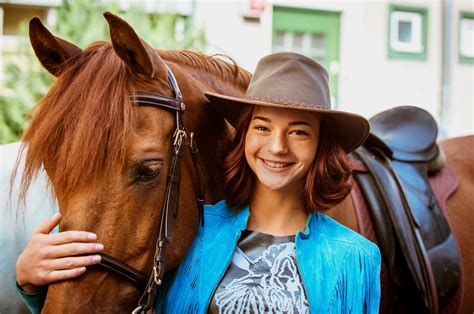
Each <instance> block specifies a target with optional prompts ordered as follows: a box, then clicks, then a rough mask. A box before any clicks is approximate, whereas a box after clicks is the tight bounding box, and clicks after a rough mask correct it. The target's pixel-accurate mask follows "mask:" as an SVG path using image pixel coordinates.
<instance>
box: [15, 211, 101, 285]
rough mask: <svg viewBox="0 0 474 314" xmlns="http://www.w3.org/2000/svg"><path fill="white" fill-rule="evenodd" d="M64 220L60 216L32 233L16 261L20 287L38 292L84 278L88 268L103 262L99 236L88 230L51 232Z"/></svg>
mask: <svg viewBox="0 0 474 314" xmlns="http://www.w3.org/2000/svg"><path fill="white" fill-rule="evenodd" d="M60 221H61V214H60V213H57V214H55V215H54V216H52V217H51V218H49V219H47V220H46V221H44V222H43V223H42V224H41V225H40V226H39V227H38V228H37V229H35V230H34V231H33V234H32V236H31V239H30V241H29V242H28V244H27V246H26V248H25V249H24V250H23V252H22V253H21V254H20V256H19V257H18V260H17V262H16V278H17V282H18V285H19V286H20V288H21V289H23V290H24V291H26V292H37V291H39V290H40V289H41V286H44V285H48V284H50V283H53V282H56V281H61V280H66V279H71V278H75V277H78V276H80V275H82V274H83V273H84V272H85V271H86V266H89V265H93V264H97V263H99V262H100V256H99V255H89V256H77V255H82V254H93V253H97V252H100V251H102V250H103V249H104V246H103V245H102V244H100V243H96V242H95V240H96V239H97V235H96V234H94V233H91V232H86V231H64V232H59V233H51V231H52V230H53V229H54V227H56V226H57V225H58V224H59V222H60Z"/></svg>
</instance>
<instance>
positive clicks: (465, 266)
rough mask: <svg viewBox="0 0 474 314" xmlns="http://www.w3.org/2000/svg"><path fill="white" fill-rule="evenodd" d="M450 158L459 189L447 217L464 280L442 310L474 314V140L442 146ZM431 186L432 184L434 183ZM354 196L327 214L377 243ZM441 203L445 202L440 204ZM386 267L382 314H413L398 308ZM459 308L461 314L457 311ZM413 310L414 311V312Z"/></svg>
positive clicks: (404, 307)
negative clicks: (454, 239) (366, 227)
mask: <svg viewBox="0 0 474 314" xmlns="http://www.w3.org/2000/svg"><path fill="white" fill-rule="evenodd" d="M438 144H439V146H440V147H441V148H442V150H443V151H444V153H445V154H446V165H447V166H448V167H449V168H451V169H452V170H453V171H454V173H456V175H457V177H458V179H459V188H458V189H457V190H456V192H455V193H454V194H453V195H452V196H451V197H450V198H449V199H448V200H447V204H446V210H445V213H446V214H447V216H448V219H449V222H450V225H451V228H452V231H453V233H454V235H455V236H456V240H457V243H458V248H459V251H460V255H461V262H462V270H463V278H462V282H461V287H460V288H459V290H458V293H457V294H456V295H455V296H454V297H453V298H452V300H451V301H450V302H449V303H448V304H446V305H444V306H443V307H441V308H440V312H441V313H472V311H473V310H474V246H473V245H472V242H471V241H472V239H474V228H473V227H472V226H473V224H474V215H473V214H472V209H473V208H474V196H473V191H474V158H473V157H474V136H466V137H459V138H451V139H447V140H444V141H441V142H440V143H438ZM430 182H431V180H430ZM353 195H354V193H352V194H350V195H349V196H348V197H347V198H346V199H345V200H344V201H343V202H342V203H341V204H339V205H338V206H336V207H334V208H332V209H330V210H329V211H328V212H327V213H328V214H329V215H330V216H332V217H333V218H335V219H337V220H338V221H340V222H341V223H343V224H345V225H346V226H348V227H350V228H352V229H354V230H356V231H358V232H360V233H362V234H363V235H364V236H366V237H368V238H369V239H371V240H373V241H375V242H377V239H376V237H375V235H374V234H373V230H362V226H361V225H362V224H363V222H362V221H359V220H360V219H361V217H360V215H358V214H357V213H356V209H355V207H356V206H355V205H354V202H356V200H355V199H354V197H353ZM438 201H440V202H441V200H438ZM384 272H385V273H386V275H387V276H388V273H387V270H386V269H384V267H382V302H381V313H388V312H396V313H411V312H413V309H412V308H411V307H410V306H411V305H410V304H394V302H395V301H394V296H393V291H394V290H393V286H392V284H391V282H390V280H388V279H387V280H386V281H385V282H384V276H383V275H384ZM456 308H458V309H457V311H456ZM410 309H411V310H410Z"/></svg>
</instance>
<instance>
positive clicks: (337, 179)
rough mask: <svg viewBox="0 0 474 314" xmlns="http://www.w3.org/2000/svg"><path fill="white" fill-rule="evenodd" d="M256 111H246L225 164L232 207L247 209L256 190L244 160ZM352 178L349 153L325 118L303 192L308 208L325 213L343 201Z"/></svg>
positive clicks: (227, 199)
mask: <svg viewBox="0 0 474 314" xmlns="http://www.w3.org/2000/svg"><path fill="white" fill-rule="evenodd" d="M253 108H254V107H253V106H248V108H245V109H244V110H243V112H242V114H241V116H240V119H239V121H238V122H237V125H236V130H235V137H234V142H233V145H232V147H231V149H230V151H229V152H228V154H227V155H226V157H225V159H224V161H223V170H224V192H225V199H226V201H227V204H228V205H229V207H230V208H236V209H239V208H242V207H243V206H245V205H246V204H247V203H248V201H249V199H250V196H251V193H252V190H253V188H254V182H255V179H256V178H255V174H254V173H253V171H252V169H250V167H249V165H248V164H247V160H246V159H245V136H246V133H247V130H248V128H249V125H250V121H251V118H252V113H253ZM351 175H352V170H351V165H350V161H349V159H348V157H347V154H346V152H345V151H344V149H343V148H342V147H341V146H340V145H339V144H338V142H337V140H336V138H335V137H334V130H333V127H332V124H331V123H330V120H328V119H326V118H324V117H322V119H321V123H320V132H319V143H318V151H317V153H316V157H315V159H314V161H313V164H312V165H311V167H310V169H309V171H308V173H307V175H306V180H305V182H304V185H303V187H302V190H301V193H302V197H303V198H304V202H305V206H306V209H307V210H309V211H323V210H327V209H329V208H331V207H333V206H335V205H337V204H338V203H340V202H341V201H342V200H344V198H346V196H347V195H348V194H349V193H350V191H351V188H352V176H351Z"/></svg>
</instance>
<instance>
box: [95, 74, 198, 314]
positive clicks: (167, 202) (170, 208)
mask: <svg viewBox="0 0 474 314" xmlns="http://www.w3.org/2000/svg"><path fill="white" fill-rule="evenodd" d="M166 67H167V70H168V82H169V85H170V87H171V90H172V91H173V93H174V95H175V97H174V98H172V97H167V96H162V95H155V94H150V93H144V92H137V93H136V94H135V95H132V96H131V100H132V101H133V102H134V103H136V104H137V105H138V106H150V107H156V108H159V109H164V110H167V111H171V112H173V113H174V114H175V120H176V121H175V124H176V128H175V131H174V133H173V138H172V144H173V148H172V157H171V164H170V169H169V173H168V179H167V184H166V192H165V199H164V202H163V208H162V211H161V218H160V230H159V234H158V239H157V241H156V247H155V255H154V258H153V268H152V271H151V274H150V275H149V276H148V279H147V277H146V276H145V275H144V274H142V273H141V272H139V271H138V270H136V269H135V268H133V267H131V266H129V265H127V264H124V263H122V262H120V261H118V260H116V259H115V258H113V257H111V256H109V255H106V254H101V256H102V260H101V262H100V264H99V265H100V266H102V267H105V268H106V269H108V270H110V271H112V272H114V273H116V274H119V275H120V276H122V277H124V278H126V279H128V280H130V281H131V282H132V283H134V284H135V285H137V286H139V287H141V288H142V287H145V290H144V292H143V294H142V296H141V297H140V300H139V301H138V305H137V307H136V308H135V310H133V312H132V313H134V314H135V313H145V312H146V311H148V310H150V309H152V308H153V306H154V303H155V299H156V293H157V290H158V286H159V285H161V283H162V280H163V276H164V274H165V251H166V248H167V247H168V245H169V244H170V242H171V239H172V235H173V220H174V218H176V215H177V213H178V207H179V206H178V204H179V185H180V180H181V160H182V158H183V155H184V144H185V143H187V145H188V147H189V150H190V151H191V156H192V160H193V164H194V169H195V171H196V182H197V183H196V195H197V203H198V210H199V218H200V221H201V224H204V211H203V210H204V193H205V182H206V176H205V173H204V171H203V168H202V166H201V162H200V159H199V155H198V153H199V151H198V149H197V146H196V142H195V139H194V133H192V132H188V131H187V129H186V127H185V125H184V121H183V114H184V110H185V105H184V102H183V96H182V94H181V91H180V89H179V86H178V82H177V81H176V78H175V76H174V74H173V72H172V71H171V69H170V68H169V67H168V66H166Z"/></svg>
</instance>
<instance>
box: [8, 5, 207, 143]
mask: <svg viewBox="0 0 474 314" xmlns="http://www.w3.org/2000/svg"><path fill="white" fill-rule="evenodd" d="M52 10H53V12H52V14H53V16H55V17H56V18H55V22H53V23H52V25H48V28H49V29H50V30H51V32H52V33H53V34H55V35H56V36H59V37H61V38H64V39H66V40H68V41H70V42H72V43H74V44H75V45H77V46H79V47H81V48H83V49H84V48H86V47H87V46H88V45H89V44H91V43H93V42H95V41H98V40H106V39H107V38H108V37H109V35H108V25H107V23H106V21H105V19H104V17H103V16H102V13H103V12H105V11H110V12H113V13H115V14H118V15H120V16H121V17H123V18H124V19H125V20H127V21H128V22H129V23H130V24H131V25H132V26H133V28H134V29H135V30H136V32H137V33H138V34H139V35H140V37H142V38H143V39H145V40H146V41H147V42H148V43H149V44H150V45H151V46H153V47H156V48H160V49H190V50H198V51H202V50H204V48H205V36H204V32H203V31H202V30H195V29H193V28H192V27H189V25H190V24H191V23H190V22H189V17H184V16H180V15H179V14H175V13H160V14H157V13H146V12H145V11H144V10H143V9H141V8H139V7H130V8H128V9H127V10H126V11H121V10H120V8H119V6H118V4H117V3H116V2H114V3H112V4H109V5H104V3H103V1H99V0H94V1H91V0H63V2H62V4H61V6H60V7H58V8H55V9H52ZM27 29H28V27H27V22H25V23H23V24H22V25H21V27H20V30H21V34H22V35H23V36H25V38H27ZM177 29H184V30H183V31H182V33H180V32H179V31H178V33H177V31H176V30H177ZM177 34H178V35H179V36H177ZM4 65H5V66H4V69H3V70H4V86H3V88H2V94H1V95H0V144H3V143H9V142H13V141H16V140H18V139H19V138H20V137H21V134H22V133H23V132H24V130H25V129H26V127H27V126H28V123H29V121H30V117H29V115H28V112H30V110H31V108H32V107H33V106H34V105H35V104H36V103H37V102H38V101H39V100H40V99H41V97H43V96H44V95H45V94H46V92H47V91H48V89H49V87H50V86H51V84H52V83H53V81H54V77H53V76H52V75H50V74H49V73H48V72H47V71H46V70H44V69H43V68H42V66H41V64H40V63H39V61H38V60H37V58H36V56H35V55H34V52H33V50H32V48H31V47H30V45H29V44H26V43H25V44H23V45H19V47H18V52H17V53H16V54H15V58H10V59H8V60H4Z"/></svg>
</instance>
